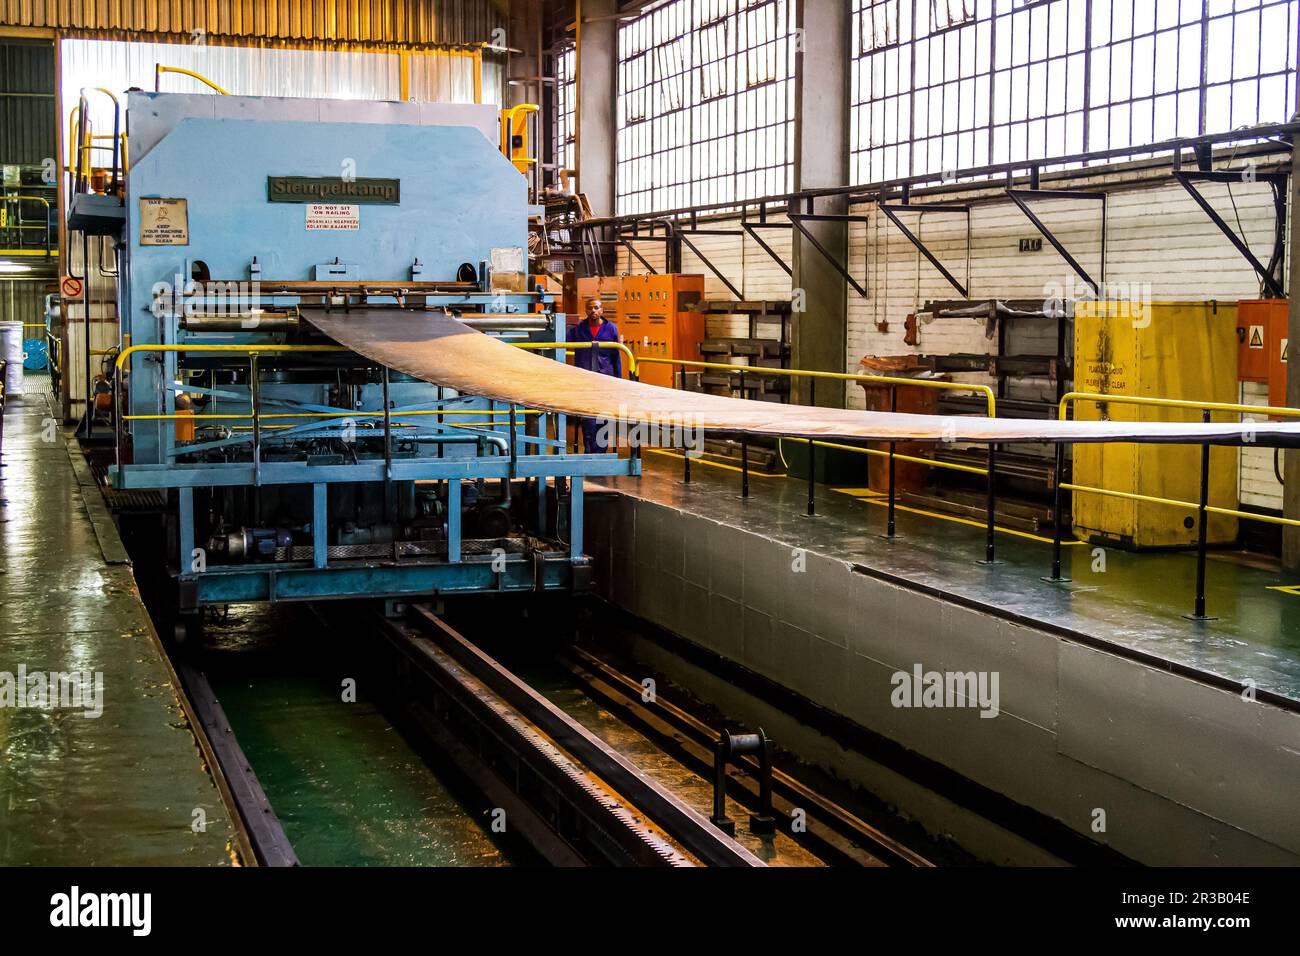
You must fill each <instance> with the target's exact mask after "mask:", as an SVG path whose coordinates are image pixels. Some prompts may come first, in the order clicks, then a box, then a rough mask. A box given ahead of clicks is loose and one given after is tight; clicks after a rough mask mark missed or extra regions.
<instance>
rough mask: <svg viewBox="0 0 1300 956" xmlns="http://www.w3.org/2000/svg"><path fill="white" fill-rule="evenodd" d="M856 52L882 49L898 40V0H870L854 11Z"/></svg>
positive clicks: (861, 52)
mask: <svg viewBox="0 0 1300 956" xmlns="http://www.w3.org/2000/svg"><path fill="white" fill-rule="evenodd" d="M853 16H854V19H856V20H857V21H858V25H857V26H858V29H857V36H858V45H857V47H856V49H857V51H858V54H859V55H861V54H863V53H870V52H871V51H872V50H883V49H884V48H885V47H887V46H893V45H894V44H895V43H897V42H898V0H871V2H869V3H864V4H863V5H862V6H861V7H860V8H859V9H858V10H856V11H855V12H854V15H853Z"/></svg>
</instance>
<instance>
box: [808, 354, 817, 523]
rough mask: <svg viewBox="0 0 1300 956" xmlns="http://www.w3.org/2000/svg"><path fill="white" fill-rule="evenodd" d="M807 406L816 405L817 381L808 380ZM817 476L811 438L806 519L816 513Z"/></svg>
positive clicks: (813, 446) (814, 446) (809, 443)
mask: <svg viewBox="0 0 1300 956" xmlns="http://www.w3.org/2000/svg"><path fill="white" fill-rule="evenodd" d="M808 404H809V405H816V404H817V379H815V378H810V379H808ZM816 475H817V446H816V445H815V444H813V440H812V439H811V438H809V439H808V517H810V518H811V517H812V516H813V515H815V514H816V513H817V502H816V498H815V497H814V495H815V491H816V486H815V482H816Z"/></svg>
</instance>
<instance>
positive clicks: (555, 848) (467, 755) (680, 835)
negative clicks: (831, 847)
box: [379, 606, 762, 866]
mask: <svg viewBox="0 0 1300 956" xmlns="http://www.w3.org/2000/svg"><path fill="white" fill-rule="evenodd" d="M379 630H380V633H381V634H382V635H383V636H384V637H385V638H386V639H387V640H388V642H389V644H390V645H391V646H392V648H393V649H394V650H395V651H396V652H397V656H398V661H399V664H398V673H399V674H404V675H405V684H406V685H407V686H406V687H405V688H404V690H405V692H406V694H405V696H406V697H407V699H408V700H410V701H411V704H410V705H408V709H409V711H410V712H411V714H412V716H414V717H415V718H416V719H417V720H418V721H419V723H420V724H421V725H422V727H423V728H424V729H425V730H426V731H427V732H428V733H429V735H430V736H431V737H432V739H433V740H434V742H435V743H437V744H439V745H440V746H441V747H442V748H443V749H444V750H445V751H446V752H447V753H448V754H449V756H451V757H452V759H453V760H455V761H456V763H457V764H458V765H459V766H460V767H461V768H462V770H464V772H465V773H466V774H467V775H468V776H469V778H470V779H471V781H472V782H474V783H475V784H476V785H477V786H478V787H479V789H480V791H481V792H482V793H483V794H484V795H485V796H486V797H487V798H488V799H489V800H490V801H492V803H493V804H494V806H496V807H501V808H503V809H504V810H505V811H506V813H505V818H506V820H507V821H509V822H508V826H509V829H510V831H511V832H515V833H518V834H520V835H522V836H523V837H524V838H525V839H526V840H528V842H530V843H531V844H532V845H533V846H534V848H535V849H537V850H538V852H539V853H540V854H541V855H542V856H543V858H545V859H546V860H547V861H548V862H551V863H554V864H557V865H570V866H572V865H582V864H584V863H595V864H604V865H631V866H690V865H693V864H695V863H696V862H699V863H704V864H706V865H714V866H761V865H762V863H761V861H759V860H758V859H757V858H756V857H754V856H753V855H752V854H750V853H748V851H746V850H745V849H744V848H742V847H740V846H739V845H738V844H735V843H734V842H733V841H732V840H730V839H729V838H728V837H726V836H725V835H724V834H722V833H720V832H718V831H717V830H716V829H715V828H714V827H713V826H712V825H711V824H710V823H709V822H708V820H706V819H705V818H704V817H702V816H700V815H699V814H697V813H695V812H694V811H693V810H691V809H690V808H689V807H687V806H685V805H683V804H682V803H681V802H680V801H678V800H677V799H676V798H675V797H673V796H672V795H671V794H669V793H667V792H666V791H664V790H662V789H661V788H660V787H658V785H656V784H655V783H654V782H653V781H651V780H649V779H648V778H646V777H645V776H644V775H643V774H642V773H641V772H640V771H639V770H637V768H635V767H634V766H632V765H631V764H630V763H629V762H628V761H627V760H626V759H625V758H623V757H622V756H621V755H619V754H618V753H616V752H615V751H613V750H612V749H611V748H610V747H609V746H608V745H607V744H605V743H604V742H603V741H601V740H600V739H599V738H597V737H595V736H594V735H593V734H592V733H591V732H590V731H588V730H586V728H584V727H582V726H581V725H579V724H577V723H576V722H575V721H574V720H573V719H572V718H570V717H569V716H568V715H567V714H564V713H563V712H561V711H560V710H558V709H557V708H556V707H555V706H554V705H552V704H551V703H550V702H549V701H547V700H546V699H545V698H543V697H541V695H539V694H537V693H536V692H535V691H533V690H532V688H530V687H528V686H527V685H525V684H524V683H523V682H521V681H520V680H519V679H518V678H516V677H514V675H512V674H510V673H509V672H508V671H506V670H505V669H504V668H503V667H501V665H500V664H498V663H497V662H496V661H495V660H493V659H492V658H491V657H489V656H488V655H486V654H484V653H483V652H482V651H481V650H479V649H478V648H477V647H475V646H474V645H472V644H471V643H470V642H468V641H467V640H465V639H464V638H463V637H461V635H459V634H458V633H456V632H455V631H454V630H452V629H451V628H450V627H448V626H447V625H446V624H445V623H444V622H443V621H441V620H440V619H439V618H438V617H437V616H436V615H435V614H434V613H433V612H432V611H431V610H430V609H428V608H426V607H422V606H416V607H414V608H413V613H412V615H411V619H410V622H409V623H408V622H404V621H396V620H391V619H383V620H382V624H381V626H380V629H379ZM417 675H418V678H423V680H418V678H417ZM417 681H418V683H417ZM660 828H662V829H660ZM670 838H671V839H670Z"/></svg>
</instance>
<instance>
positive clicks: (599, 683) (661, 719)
mask: <svg viewBox="0 0 1300 956" xmlns="http://www.w3.org/2000/svg"><path fill="white" fill-rule="evenodd" d="M559 661H560V663H561V665H562V666H564V667H565V669H566V670H568V672H569V673H570V674H572V675H573V676H574V677H575V678H576V679H577V680H578V681H580V682H581V684H582V685H583V686H584V689H586V690H587V692H588V693H589V694H590V695H591V696H593V697H594V698H595V699H597V700H598V701H600V702H601V703H602V704H604V705H605V706H607V707H608V708H610V709H611V710H612V711H613V712H614V713H615V714H616V715H617V716H619V717H620V718H621V719H623V720H624V721H626V722H627V723H629V724H631V725H633V726H635V727H636V728H637V729H638V730H641V731H642V732H643V733H645V734H646V735H647V736H649V737H650V738H651V740H653V741H654V742H655V743H656V744H658V745H660V746H661V747H663V748H664V750H665V752H667V753H669V754H670V755H672V756H674V757H675V758H676V759H677V760H678V761H679V762H680V763H682V764H683V765H685V766H687V767H688V768H689V769H691V770H693V771H695V772H696V773H698V774H699V775H701V776H703V777H704V778H705V779H709V778H710V777H711V775H712V768H713V748H714V746H715V745H716V743H717V740H718V736H719V732H720V728H716V727H711V726H710V725H708V724H706V723H705V722H704V721H702V720H699V719H698V718H696V717H695V716H694V715H693V714H691V713H689V712H687V711H686V710H683V709H682V708H681V707H678V706H676V705H675V704H673V703H671V702H669V701H667V700H665V699H664V698H663V697H662V696H661V695H659V694H657V693H656V694H654V695H653V698H652V699H651V700H649V701H647V700H646V699H645V697H644V688H643V687H642V685H641V684H640V683H639V682H638V681H636V680H635V679H634V678H632V677H629V676H628V675H626V674H624V673H622V672H620V671H619V670H618V669H617V668H615V667H614V666H613V665H611V664H610V663H609V662H607V661H604V660H602V659H601V658H599V657H596V656H595V655H593V654H591V653H589V652H588V651H585V650H583V649H582V648H580V647H574V648H572V649H571V650H570V651H569V653H567V654H561V655H560V657H559ZM737 762H739V763H740V764H741V765H742V766H743V768H744V770H745V771H746V772H745V773H744V774H732V775H729V776H728V794H729V795H730V796H732V797H734V798H736V799H737V800H739V802H741V803H742V804H744V805H745V806H746V807H747V808H749V809H754V808H755V807H757V806H758V792H759V784H758V776H757V774H758V761H757V760H756V759H755V758H754V757H752V756H742V757H740V758H738V761H737ZM772 796H773V811H774V813H775V814H776V815H777V816H778V821H779V826H780V827H781V828H782V829H783V830H784V832H785V833H787V834H788V835H790V836H791V837H792V838H793V839H795V841H796V842H798V843H801V844H803V845H804V846H805V847H806V848H807V849H809V850H810V851H811V852H813V853H814V854H816V855H817V856H819V857H821V858H822V859H823V860H825V861H826V862H828V863H832V864H840V865H858V866H916V867H930V866H933V865H934V864H933V863H931V862H930V861H929V860H927V859H926V858H925V857H924V856H922V855H921V854H919V853H917V852H915V851H914V850H912V849H910V848H909V847H907V846H905V845H904V844H902V843H900V842H899V841H898V840H896V839H894V838H893V837H891V836H889V835H888V834H886V833H884V832H882V831H881V830H879V829H877V828H876V827H873V826H872V825H871V824H869V823H867V822H866V821H864V820H862V819H860V818H859V817H857V816H855V815H854V814H853V813H851V812H849V811H848V810H846V809H845V808H844V807H842V806H840V805H839V804H837V803H835V802H833V801H831V800H829V799H827V798H826V797H823V796H822V795H820V794H818V793H817V792H816V791H814V790H813V789H812V788H810V787H809V786H807V785H806V784H804V783H802V782H801V781H799V780H798V779H796V778H794V777H792V776H790V775H789V774H787V773H785V772H783V771H781V770H778V769H776V768H773V770H772ZM800 810H802V811H803V819H802V823H803V829H802V830H799V829H797V828H796V827H795V826H794V822H795V814H796V812H797V811H800Z"/></svg>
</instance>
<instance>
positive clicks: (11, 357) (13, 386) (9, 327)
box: [0, 322, 23, 398]
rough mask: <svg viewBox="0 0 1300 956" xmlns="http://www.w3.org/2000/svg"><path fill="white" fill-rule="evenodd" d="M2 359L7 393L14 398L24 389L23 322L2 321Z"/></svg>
mask: <svg viewBox="0 0 1300 956" xmlns="http://www.w3.org/2000/svg"><path fill="white" fill-rule="evenodd" d="M0 359H3V360H4V361H6V362H8V363H9V364H8V365H7V366H5V395H6V396H7V397H9V398H12V397H13V396H15V395H18V394H21V393H22V390H23V326H22V323H21V322H0Z"/></svg>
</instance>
